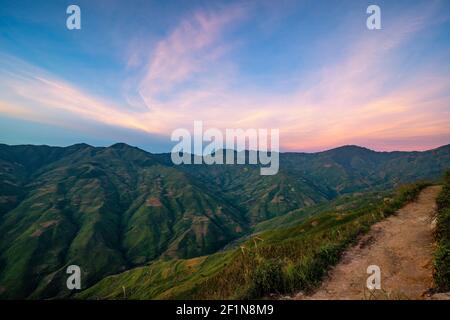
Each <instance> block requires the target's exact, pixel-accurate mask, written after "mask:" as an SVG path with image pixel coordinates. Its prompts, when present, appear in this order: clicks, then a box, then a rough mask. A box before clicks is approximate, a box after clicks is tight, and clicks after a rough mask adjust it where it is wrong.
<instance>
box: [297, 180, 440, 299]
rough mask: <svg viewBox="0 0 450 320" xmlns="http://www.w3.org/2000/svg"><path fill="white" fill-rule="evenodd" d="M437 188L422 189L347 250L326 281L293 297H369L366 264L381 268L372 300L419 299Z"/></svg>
mask: <svg viewBox="0 0 450 320" xmlns="http://www.w3.org/2000/svg"><path fill="white" fill-rule="evenodd" d="M439 191H440V187H439V186H432V187H428V188H426V189H424V190H423V191H422V192H421V194H420V195H419V197H418V199H417V201H415V202H412V203H409V204H407V205H406V206H405V207H403V208H402V209H400V210H399V211H398V212H397V214H395V215H393V216H391V217H389V218H387V219H385V220H383V221H381V222H379V223H376V224H375V225H373V226H372V228H371V230H370V231H369V233H368V234H367V235H365V236H364V237H362V238H361V240H360V241H359V242H358V244H357V245H356V246H354V247H352V248H350V249H349V250H347V251H346V252H345V253H344V255H343V258H342V260H341V262H340V263H339V264H338V265H337V266H336V267H334V268H333V269H332V270H331V271H330V274H329V278H328V279H327V280H325V281H324V283H323V284H322V286H321V287H320V288H319V289H318V290H317V291H316V292H315V293H314V294H312V295H310V296H304V295H302V294H301V293H300V294H298V295H297V296H295V299H327V300H328V299H368V298H369V297H370V298H373V296H370V294H369V290H368V289H367V288H366V280H367V278H368V277H369V274H367V273H366V270H367V267H368V266H369V265H377V266H379V267H380V270H381V290H375V291H374V292H377V293H376V297H377V298H388V299H423V298H424V293H425V292H426V291H427V290H428V289H430V288H431V287H432V284H433V278H432V253H433V234H432V231H433V222H432V217H433V212H434V210H435V199H436V196H437V195H438V193H439Z"/></svg>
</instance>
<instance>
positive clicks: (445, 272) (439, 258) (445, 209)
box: [434, 171, 450, 292]
mask: <svg viewBox="0 0 450 320" xmlns="http://www.w3.org/2000/svg"><path fill="white" fill-rule="evenodd" d="M436 203H437V225H436V242H437V247H436V251H435V254H434V281H435V285H436V289H437V290H438V291H440V292H446V291H450V171H447V173H446V175H445V177H444V185H443V187H442V191H441V192H440V194H439V196H438V198H437V201H436Z"/></svg>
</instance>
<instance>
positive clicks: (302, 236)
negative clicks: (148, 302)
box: [77, 183, 428, 299]
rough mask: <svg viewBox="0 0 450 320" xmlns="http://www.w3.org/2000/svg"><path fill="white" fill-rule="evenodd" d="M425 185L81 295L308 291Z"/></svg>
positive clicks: (158, 265)
mask: <svg viewBox="0 0 450 320" xmlns="http://www.w3.org/2000/svg"><path fill="white" fill-rule="evenodd" d="M427 185H428V184H426V183H417V184H412V185H407V186H403V187H400V188H399V189H398V190H397V191H396V192H395V193H394V194H391V196H390V197H385V196H384V195H383V196H381V197H380V195H378V196H376V195H375V194H372V195H371V196H367V197H361V198H360V201H359V202H356V203H354V204H353V205H352V206H351V207H349V208H346V209H341V210H338V209H336V207H334V206H333V205H330V207H329V210H328V211H324V212H323V213H319V214H315V215H313V216H312V217H310V218H307V219H306V220H303V221H302V222H300V223H299V224H297V225H295V226H293V227H289V228H282V229H275V230H269V231H266V232H262V233H258V234H256V235H254V236H252V237H250V238H249V239H248V240H247V241H245V242H243V243H241V244H240V245H239V246H238V247H237V248H235V249H230V250H227V251H225V252H221V253H216V254H213V255H210V256H206V257H202V258H196V259H189V260H169V261H158V262H155V263H153V264H151V265H150V266H148V267H143V268H138V269H134V270H130V271H127V272H125V273H123V274H119V275H116V276H112V277H107V278H105V279H104V280H102V281H100V282H99V283H98V284H96V285H95V286H93V287H91V288H89V289H87V290H85V291H84V292H82V293H81V294H79V295H78V296H77V297H78V298H81V299H85V298H89V299H122V298H127V299H230V298H231V299H253V298H261V297H264V296H267V295H269V294H286V293H293V292H296V291H299V290H303V291H308V290H311V289H312V288H314V287H316V286H317V285H318V284H319V283H320V282H321V280H322V278H323V276H324V275H325V274H326V272H327V271H328V269H329V268H330V267H331V266H332V265H334V264H336V263H337V262H338V261H339V259H340V256H341V254H342V252H343V251H344V250H345V249H346V248H347V247H348V246H349V245H351V244H352V243H354V242H355V240H356V239H357V238H358V236H359V235H361V234H363V233H365V232H367V231H368V230H369V228H370V226H371V225H372V224H373V223H375V222H377V221H379V220H381V219H383V218H385V217H387V216H388V215H391V214H392V213H394V212H395V211H396V210H397V209H399V208H400V207H402V206H403V205H404V204H405V203H407V202H409V201H412V200H414V199H415V198H416V197H417V195H418V194H419V192H420V191H421V190H422V189H423V188H424V187H425V186H427ZM123 288H125V291H126V293H124V291H123V290H124V289H123ZM127 288H129V289H127Z"/></svg>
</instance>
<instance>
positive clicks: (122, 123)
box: [0, 5, 450, 150]
mask: <svg viewBox="0 0 450 320" xmlns="http://www.w3.org/2000/svg"><path fill="white" fill-rule="evenodd" d="M427 8H428V7H427ZM435 10H436V8H434V7H430V9H427V10H422V11H419V13H418V11H417V10H412V11H411V12H406V13H405V14H403V15H402V16H398V17H397V18H396V20H395V23H392V24H391V25H388V26H386V28H385V29H384V30H383V31H381V32H378V33H376V32H374V33H371V34H370V35H368V34H363V35H362V36H361V38H360V39H358V40H357V41H355V42H353V43H351V44H348V47H347V48H346V50H345V52H346V55H345V56H344V57H342V58H341V59H336V60H333V61H332V63H329V64H323V65H322V67H321V68H318V69H315V70H313V71H311V72H309V73H308V74H299V75H298V79H297V80H301V81H298V82H299V83H301V85H299V86H298V87H297V88H294V89H292V90H290V91H289V92H284V93H283V94H280V93H276V92H271V91H270V90H258V89H257V88H255V87H253V86H251V84H248V86H247V87H245V88H240V87H239V85H240V84H241V83H242V82H241V79H240V76H241V74H240V72H241V70H240V68H239V65H238V64H237V63H236V61H233V59H232V57H233V55H230V54H229V52H231V51H233V49H234V48H233V43H232V42H230V41H228V38H227V36H228V35H229V32H230V30H232V29H233V27H235V26H236V25H238V24H239V23H241V22H242V21H245V19H246V17H247V15H248V8H247V7H245V6H236V5H232V6H229V7H224V8H221V10H218V11H211V10H209V11H208V10H199V11H197V12H195V13H193V14H192V15H190V16H187V17H185V18H184V19H183V20H182V21H181V22H180V23H179V24H178V25H177V26H176V27H175V28H174V29H173V30H172V31H171V32H169V34H168V35H167V36H166V37H165V38H162V39H160V40H159V41H158V42H157V43H156V45H154V46H153V47H152V49H151V50H149V47H148V46H140V45H139V44H138V43H135V42H133V43H132V44H131V47H130V48H131V49H130V52H129V59H128V61H127V63H126V66H127V68H132V69H134V70H135V69H136V68H137V69H142V71H138V72H136V73H134V74H133V75H131V73H130V76H129V77H125V79H124V81H123V83H124V85H123V88H124V92H125V98H126V99H125V101H127V102H128V105H119V104H118V103H117V102H115V101H111V99H108V98H104V97H98V96H94V95H92V94H90V93H87V92H86V90H83V89H81V88H78V87H76V86H74V85H73V84H70V83H68V82H66V81H64V80H62V79H60V78H58V77H56V76H54V75H52V74H50V73H48V72H47V71H45V70H43V69H40V68H37V67H35V66H32V65H29V64H27V63H26V62H24V61H21V60H18V59H15V58H11V57H6V56H4V57H2V63H0V84H1V86H2V90H1V91H0V112H1V113H5V114H8V115H10V116H14V117H18V118H22V119H23V118H24V119H30V120H33V121H40V122H47V123H52V124H56V125H61V124H64V125H70V123H73V122H74V121H76V118H77V117H81V118H86V119H90V120H95V121H98V122H101V123H105V124H108V125H113V126H119V127H125V128H130V129H135V130H139V131H143V132H148V133H159V134H166V135H169V134H170V132H171V130H173V129H174V128H178V127H190V126H191V125H192V123H193V121H194V120H203V121H204V123H205V124H206V125H207V126H210V127H218V128H232V127H241V128H258V127H259V128H261V127H269V128H270V127H272V128H274V127H278V128H280V134H281V145H282V147H283V148H284V149H285V150H299V149H300V150H318V149H325V148H330V147H334V146H336V145H341V144H348V143H359V144H366V145H367V146H369V147H373V148H377V149H384V148H391V147H392V145H391V144H389V143H388V141H407V140H410V139H413V138H414V137H417V135H420V136H422V137H433V136H434V137H448V136H449V135H450V123H449V121H448V119H450V117H449V114H448V113H449V109H450V106H449V99H448V92H450V80H449V78H448V76H449V75H448V74H445V71H442V70H441V69H440V68H439V66H438V62H429V61H428V62H427V63H429V64H430V66H429V67H428V68H427V67H426V66H421V67H422V68H421V69H420V70H413V71H411V72H412V74H411V76H410V77H400V75H399V74H398V69H397V68H395V67H394V68H393V67H392V66H393V65H395V64H396V63H398V59H400V58H401V57H402V50H404V47H405V45H406V44H408V43H409V41H411V39H414V37H415V36H416V35H417V34H419V33H420V32H421V30H423V29H424V28H427V27H428V26H429V25H430V24H431V23H434V22H433V17H434V16H433V15H434V13H435ZM143 57H147V58H146V59H144V58H143ZM142 61H144V64H143V65H142V68H138V66H139V64H142V63H143V62H142ZM424 64H425V62H424ZM6 66H7V67H6ZM137 106H139V107H137ZM424 139H425V138H424ZM438 140H439V139H438ZM427 141H428V140H427ZM436 141H437V140H436ZM439 141H440V140H439ZM410 146H411V143H409V144H407V145H405V148H409V147H410ZM415 147H417V148H426V147H429V141H428V142H427V144H426V145H425V144H424V145H420V144H416V145H415ZM396 148H397V149H399V148H401V143H398V145H397V146H396Z"/></svg>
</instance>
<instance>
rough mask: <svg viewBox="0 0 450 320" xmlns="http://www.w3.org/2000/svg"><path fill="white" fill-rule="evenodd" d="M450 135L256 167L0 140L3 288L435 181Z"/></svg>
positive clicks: (93, 270) (166, 253)
mask: <svg viewBox="0 0 450 320" xmlns="http://www.w3.org/2000/svg"><path fill="white" fill-rule="evenodd" d="M448 168H450V145H446V146H443V147H440V148H437V149H434V150H430V151H424V152H375V151H372V150H369V149H366V148H362V147H358V146H344V147H340V148H336V149H332V150H328V151H324V152H318V153H280V171H279V172H278V174H277V175H274V176H261V175H260V171H259V166H256V165H179V166H177V165H173V164H172V162H171V160H170V154H168V153H167V154H152V153H149V152H146V151H143V150H141V149H139V148H136V147H132V146H129V145H126V144H123V143H118V144H114V145H112V146H110V147H92V146H89V145H87V144H76V145H72V146H69V147H50V146H33V145H18V146H9V145H4V144H0V298H7V299H11V298H52V297H64V296H67V295H69V294H70V292H68V291H67V290H66V289H65V281H66V278H67V274H66V272H65V271H66V268H67V266H69V265H72V264H75V265H79V266H81V268H82V270H83V288H87V287H90V286H92V285H94V284H95V283H97V282H98V281H100V280H102V279H104V278H105V277H107V276H108V275H112V274H117V273H121V272H124V271H126V270H130V269H133V268H136V267H139V266H143V265H146V264H148V263H150V262H155V261H158V263H164V261H171V260H173V259H186V258H194V257H201V256H205V255H208V254H212V253H215V252H218V251H220V250H222V249H223V248H224V247H226V246H227V245H228V246H229V245H232V244H233V243H235V242H236V241H239V239H245V237H246V236H248V235H249V234H252V233H254V232H256V231H258V230H268V229H274V228H277V227H279V226H281V225H285V224H287V223H288V222H289V221H290V219H292V217H293V216H295V217H301V216H302V215H304V214H305V215H306V211H307V210H306V209H307V208H312V207H315V206H318V205H319V206H320V205H321V204H324V203H329V202H330V201H334V200H336V199H339V198H340V197H343V196H345V195H354V194H358V193H359V194H364V193H366V192H374V191H383V190H392V189H393V188H395V187H397V186H399V185H400V184H404V183H408V182H413V181H417V180H423V179H427V180H436V179H439V178H440V177H441V175H442V173H443V172H444V171H445V170H446V169H448Z"/></svg>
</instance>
